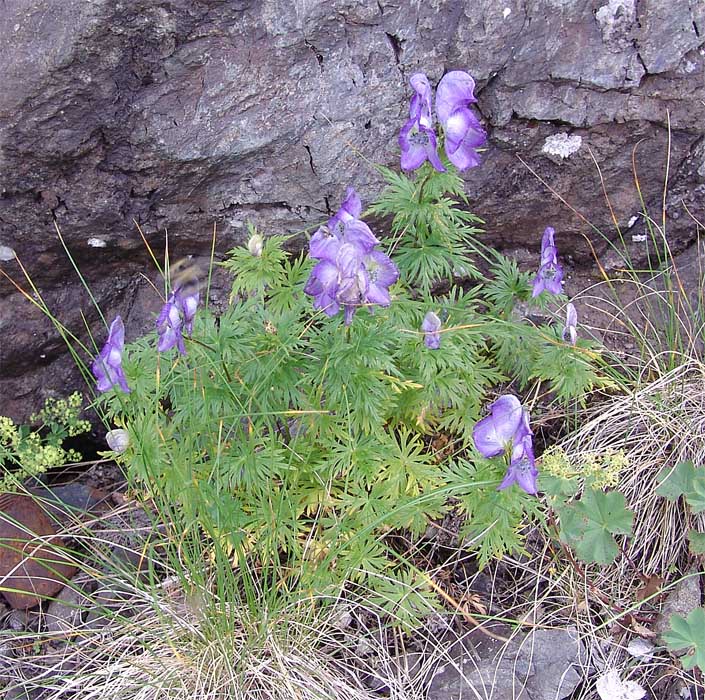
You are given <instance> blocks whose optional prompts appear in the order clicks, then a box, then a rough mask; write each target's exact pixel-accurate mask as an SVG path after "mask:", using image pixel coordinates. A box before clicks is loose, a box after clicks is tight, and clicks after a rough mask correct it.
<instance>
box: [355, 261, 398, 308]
mask: <svg viewBox="0 0 705 700" xmlns="http://www.w3.org/2000/svg"><path fill="white" fill-rule="evenodd" d="M362 264H363V266H364V268H365V271H366V272H367V276H368V279H369V285H368V287H367V296H366V297H365V301H366V302H367V303H368V304H377V305H378V306H389V305H390V304H391V303H392V299H391V297H390V296H389V288H390V287H391V286H392V285H393V284H394V283H395V282H396V281H397V280H398V279H399V269H398V268H397V266H396V265H395V264H394V263H393V262H392V259H391V258H390V257H389V256H388V255H386V254H385V253H383V252H382V251H381V250H373V251H372V252H371V253H368V254H367V255H366V256H365V257H364V258H363V259H362Z"/></svg>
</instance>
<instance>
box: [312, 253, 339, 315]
mask: <svg viewBox="0 0 705 700" xmlns="http://www.w3.org/2000/svg"><path fill="white" fill-rule="evenodd" d="M337 292H338V268H337V267H336V266H335V263H332V262H330V261H329V260H321V262H319V263H317V264H316V265H315V266H314V268H313V270H311V276H310V277H309V278H308V281H307V282H306V286H305V287H304V293H306V294H308V295H309V296H312V297H313V308H314V309H321V310H322V311H323V312H324V313H325V314H326V315H327V316H335V315H336V314H337V313H338V311H340V304H339V303H338V301H337V300H336V294H337Z"/></svg>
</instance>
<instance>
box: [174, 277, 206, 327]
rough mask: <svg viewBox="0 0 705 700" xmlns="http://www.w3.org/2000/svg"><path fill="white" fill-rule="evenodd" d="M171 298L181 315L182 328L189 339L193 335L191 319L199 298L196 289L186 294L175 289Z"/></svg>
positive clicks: (193, 316) (194, 314) (194, 313)
mask: <svg viewBox="0 0 705 700" xmlns="http://www.w3.org/2000/svg"><path fill="white" fill-rule="evenodd" d="M173 297H174V301H175V303H176V306H177V308H178V310H179V311H180V312H181V314H182V315H183V318H184V328H185V329H186V332H187V333H188V334H189V337H191V334H192V333H193V319H194V318H195V316H196V311H197V309H198V302H199V298H200V293H199V290H198V287H194V288H193V289H190V290H189V291H188V293H185V291H184V290H182V289H177V290H176V291H175V292H174V294H173Z"/></svg>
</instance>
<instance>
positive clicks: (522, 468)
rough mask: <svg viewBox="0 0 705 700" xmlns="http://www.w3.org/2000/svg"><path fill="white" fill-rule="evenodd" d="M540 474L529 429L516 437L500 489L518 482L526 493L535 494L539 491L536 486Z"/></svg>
mask: <svg viewBox="0 0 705 700" xmlns="http://www.w3.org/2000/svg"><path fill="white" fill-rule="evenodd" d="M538 475H539V470H538V469H537V468H536V464H535V461H534V448H533V444H532V437H531V431H528V432H527V433H526V434H524V435H522V436H521V437H519V438H515V439H514V441H513V443H512V458H511V460H510V462H509V467H508V469H507V473H506V474H505V475H504V479H502V483H501V484H500V485H499V487H498V490H502V489H506V488H507V487H508V486H511V485H512V484H514V483H516V484H517V486H519V488H521V489H523V490H524V491H526V493H528V494H531V495H532V496H535V495H536V493H537V491H538V488H537V486H536V478H537V477H538Z"/></svg>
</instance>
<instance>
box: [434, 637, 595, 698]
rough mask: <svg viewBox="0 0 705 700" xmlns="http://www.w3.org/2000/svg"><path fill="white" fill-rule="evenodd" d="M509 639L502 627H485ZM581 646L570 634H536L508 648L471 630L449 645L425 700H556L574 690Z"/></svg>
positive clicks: (514, 639)
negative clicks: (446, 656) (469, 699)
mask: <svg viewBox="0 0 705 700" xmlns="http://www.w3.org/2000/svg"><path fill="white" fill-rule="evenodd" d="M488 629H491V631H492V632H494V633H495V634H499V635H501V636H505V637H507V638H509V636H510V634H511V629H510V628H509V627H508V626H506V625H493V626H491V627H490V626H488ZM583 653H584V652H583V645H582V643H581V642H580V640H579V639H578V636H577V632H576V630H574V629H556V630H542V629H537V630H534V631H532V632H530V633H528V634H526V635H518V636H515V637H512V638H511V640H510V641H509V642H508V643H504V642H502V641H500V640H497V639H492V638H490V637H487V636H486V635H483V634H482V633H480V632H479V631H478V630H474V631H473V632H472V634H471V635H469V636H468V637H467V638H465V639H463V640H460V641H458V642H456V643H455V644H453V645H452V646H451V648H450V650H449V652H448V661H447V662H446V663H444V664H443V665H442V666H441V667H439V670H438V672H437V673H436V674H435V675H434V677H433V679H432V681H431V684H430V688H429V693H428V698H429V700H455V699H457V698H473V699H477V700H480V699H482V700H505V698H512V700H546V699H547V698H551V699H552V700H561V699H562V698H567V697H569V696H570V694H571V693H572V692H573V691H574V690H575V689H576V688H577V686H578V684H579V683H580V681H581V680H582V675H581V674H580V673H579V671H578V670H577V669H578V668H579V664H580V659H581V656H582V654H583Z"/></svg>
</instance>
